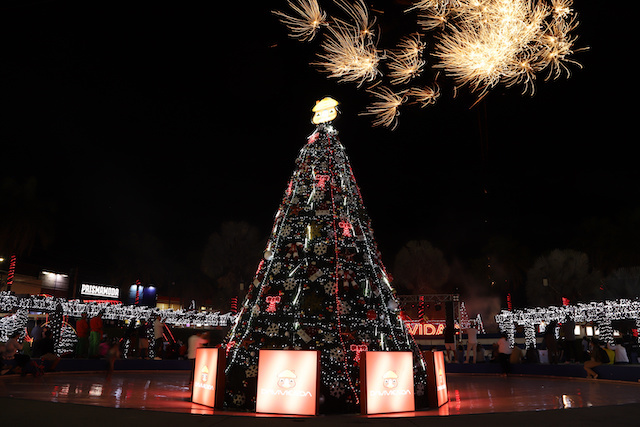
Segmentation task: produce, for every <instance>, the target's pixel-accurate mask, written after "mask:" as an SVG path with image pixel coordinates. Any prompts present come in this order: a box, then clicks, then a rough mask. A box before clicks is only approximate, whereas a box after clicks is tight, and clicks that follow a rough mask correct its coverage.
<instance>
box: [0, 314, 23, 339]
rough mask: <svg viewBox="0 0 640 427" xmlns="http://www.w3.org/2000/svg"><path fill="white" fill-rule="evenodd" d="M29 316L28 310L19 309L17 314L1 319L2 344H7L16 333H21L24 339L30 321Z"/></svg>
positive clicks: (0, 333)
mask: <svg viewBox="0 0 640 427" xmlns="http://www.w3.org/2000/svg"><path fill="white" fill-rule="evenodd" d="M0 311H5V310H0ZM28 314H29V312H28V311H27V310H25V309H18V310H17V311H16V312H15V313H13V314H10V315H8V316H5V317H3V318H2V319H0V342H7V341H8V340H9V337H10V336H11V334H13V333H14V332H15V331H21V338H24V336H25V334H26V329H27V321H28V320H29V317H28Z"/></svg>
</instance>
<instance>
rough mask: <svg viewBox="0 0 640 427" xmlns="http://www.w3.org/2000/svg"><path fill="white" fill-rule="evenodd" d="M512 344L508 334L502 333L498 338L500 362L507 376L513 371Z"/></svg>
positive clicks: (504, 374)
mask: <svg viewBox="0 0 640 427" xmlns="http://www.w3.org/2000/svg"><path fill="white" fill-rule="evenodd" d="M510 359H511V344H510V343H509V340H508V337H507V334H506V333H505V332H503V333H502V336H501V337H500V339H499V340H498V362H499V363H500V366H501V367H502V376H507V375H509V373H510V372H511V362H510Z"/></svg>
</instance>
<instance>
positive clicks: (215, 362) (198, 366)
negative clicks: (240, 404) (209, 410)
mask: <svg viewBox="0 0 640 427" xmlns="http://www.w3.org/2000/svg"><path fill="white" fill-rule="evenodd" d="M224 365H225V352H224V351H223V350H221V349H218V348H206V347H205V348H198V349H196V362H195V368H194V370H193V386H192V390H191V401H192V402H193V403H199V404H200V405H205V406H211V407H215V408H221V407H222V401H223V398H224V368H225V366H224Z"/></svg>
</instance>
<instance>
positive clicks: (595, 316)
mask: <svg viewBox="0 0 640 427" xmlns="http://www.w3.org/2000/svg"><path fill="white" fill-rule="evenodd" d="M567 317H569V318H570V319H572V320H573V321H575V322H577V323H587V322H593V323H594V324H595V325H597V326H598V327H599V329H600V339H601V340H603V341H604V342H606V343H613V327H612V326H611V322H612V321H614V320H633V321H635V324H636V328H640V301H637V300H636V301H631V300H626V299H620V300H613V301H600V302H590V303H578V304H575V305H566V306H562V307H557V306H552V307H546V308H542V307H536V308H525V309H522V310H513V311H508V310H502V311H501V312H500V313H499V314H498V315H496V322H497V323H498V326H499V327H500V330H501V331H502V332H506V333H507V335H508V336H509V341H510V342H511V345H512V346H513V345H514V343H515V331H516V328H517V327H519V326H522V327H523V328H524V339H525V345H526V347H527V348H534V347H535V345H536V329H535V328H536V325H539V324H540V323H542V322H544V323H546V324H548V323H550V322H553V321H556V322H560V323H562V322H563V321H564V320H565V319H566V318H567Z"/></svg>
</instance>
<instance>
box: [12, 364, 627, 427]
mask: <svg viewBox="0 0 640 427" xmlns="http://www.w3.org/2000/svg"><path fill="white" fill-rule="evenodd" d="M190 380H191V376H190V374H189V373H188V372H185V371H168V372H167V371H151V372H149V371H134V372H132V371H120V372H115V373H114V374H113V376H112V377H111V378H110V379H107V378H106V376H105V374H104V373H100V372H97V373H96V372H81V373H52V374H45V375H44V376H41V377H36V378H34V377H31V376H27V377H21V376H18V375H10V376H5V377H2V378H1V379H0V396H3V397H15V398H21V399H32V400H43V401H50V402H59V403H76V404H85V405H97V406H106V407H114V408H136V409H145V410H153V411H165V412H181V413H192V414H214V413H224V414H229V415H240V413H233V412H230V411H214V410H213V409H212V408H209V407H206V406H202V405H198V404H194V403H191V401H190V399H191V390H190ZM447 382H448V388H449V402H448V403H447V404H445V405H443V406H442V407H440V408H438V409H430V410H425V411H416V412H412V413H403V414H397V415H396V416H438V415H441V416H442V415H444V416H446V415H458V414H480V413H497V412H515V411H542V410H549V409H562V408H579V407H589V406H609V405H621V404H627V403H640V384H637V383H626V382H614V381H601V380H585V379H572V378H548V377H521V376H512V377H500V376H495V375H463V374H452V375H449V376H448V378H447ZM243 415H252V416H256V414H246V413H243ZM258 416H259V414H258ZM383 416H389V415H383ZM372 417H375V416H372Z"/></svg>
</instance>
